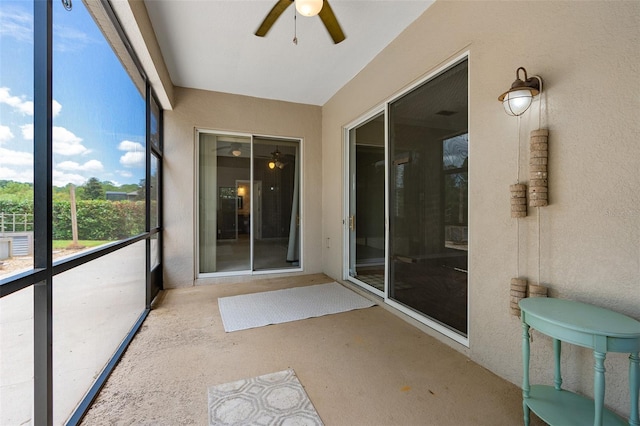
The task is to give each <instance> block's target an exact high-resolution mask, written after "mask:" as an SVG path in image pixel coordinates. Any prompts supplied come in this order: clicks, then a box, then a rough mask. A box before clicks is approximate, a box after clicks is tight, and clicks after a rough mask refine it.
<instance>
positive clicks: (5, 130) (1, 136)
mask: <svg viewBox="0 0 640 426" xmlns="http://www.w3.org/2000/svg"><path fill="white" fill-rule="evenodd" d="M11 139H13V133H11V129H10V128H9V127H8V126H3V125H2V124H0V144H2V142H6V141H8V140H11Z"/></svg>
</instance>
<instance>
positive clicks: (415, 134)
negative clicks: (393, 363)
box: [388, 60, 468, 335]
mask: <svg viewBox="0 0 640 426" xmlns="http://www.w3.org/2000/svg"><path fill="white" fill-rule="evenodd" d="M467 85H468V77H467V61H466V60H465V61H462V62H459V63H458V64H456V65H454V66H452V67H450V68H449V69H447V70H446V71H444V72H442V73H441V74H439V75H437V76H436V77H434V78H432V79H431V80H429V81H427V82H426V83H424V84H422V85H421V86H419V87H418V88H416V89H414V90H412V91H411V92H409V93H407V94H406V95H404V96H402V97H401V98H399V99H397V100H396V101H394V102H392V103H390V104H389V161H390V167H389V187H390V194H389V196H390V199H389V210H390V211H389V226H390V229H389V232H390V280H389V281H390V282H389V293H388V297H389V298H390V299H392V300H394V301H395V302H399V303H400V304H401V305H403V306H405V307H408V308H409V309H411V310H413V311H417V312H419V313H421V314H423V315H425V316H427V317H429V318H430V319H432V320H434V321H435V322H436V323H438V324H440V325H441V326H443V327H444V328H446V329H451V330H454V331H455V332H456V333H457V334H462V335H466V334H467V223H468V218H467V192H468V174H467V164H468V137H467V132H468V130H467V126H468V124H467V121H468V118H467V116H468V113H467V109H468V108H467V99H468V90H467Z"/></svg>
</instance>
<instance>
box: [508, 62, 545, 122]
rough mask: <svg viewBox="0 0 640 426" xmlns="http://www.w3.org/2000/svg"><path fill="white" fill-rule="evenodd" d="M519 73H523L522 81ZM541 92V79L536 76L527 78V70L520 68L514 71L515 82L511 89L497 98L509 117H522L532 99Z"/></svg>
mask: <svg viewBox="0 0 640 426" xmlns="http://www.w3.org/2000/svg"><path fill="white" fill-rule="evenodd" d="M520 71H522V72H523V73H524V80H522V79H521V78H520ZM541 91H542V79H541V78H540V77H538V76H537V75H534V76H533V77H528V76H527V70H526V69H524V67H520V68H518V69H517V70H516V81H514V82H513V83H512V84H511V88H510V89H509V90H507V91H506V92H504V93H503V94H502V95H500V96H498V100H499V101H500V102H502V106H503V107H504V110H505V112H506V113H507V114H509V115H514V116H518V115H522V114H524V112H525V111H526V110H527V109H529V107H530V106H531V102H532V101H533V97H534V96H536V95H537V94H538V93H540V92H541Z"/></svg>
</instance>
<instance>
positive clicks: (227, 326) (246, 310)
mask: <svg viewBox="0 0 640 426" xmlns="http://www.w3.org/2000/svg"><path fill="white" fill-rule="evenodd" d="M373 305H375V303H373V302H372V301H370V300H369V299H367V298H365V297H362V296H360V295H359V294H358V293H356V292H354V291H352V290H349V289H348V288H346V287H344V286H342V285H340V284H338V283H337V282H332V283H329V284H319V285H312V286H306V287H295V288H288V289H285V290H276V291H267V292H262V293H253V294H244V295H240V296H231V297H221V298H219V299H218V307H219V308H220V315H221V316H222V324H223V326H224V330H225V331H226V332H230V331H238V330H245V329H247V328H255V327H262V326H265V325H269V324H280V323H283V322H290V321H297V320H301V319H305V318H313V317H319V316H323V315H329V314H337V313H339V312H346V311H351V310H354V309H363V308H368V307H370V306H373Z"/></svg>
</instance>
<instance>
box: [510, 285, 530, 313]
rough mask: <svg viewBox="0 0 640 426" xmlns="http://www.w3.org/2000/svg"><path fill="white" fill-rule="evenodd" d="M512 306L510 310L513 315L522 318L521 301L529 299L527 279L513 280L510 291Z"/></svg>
mask: <svg viewBox="0 0 640 426" xmlns="http://www.w3.org/2000/svg"><path fill="white" fill-rule="evenodd" d="M509 294H510V296H511V297H510V304H509V310H510V311H511V315H515V316H517V317H519V316H520V305H518V304H519V303H520V301H521V300H522V299H524V298H525V297H527V279H526V278H511V287H510V290H509Z"/></svg>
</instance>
